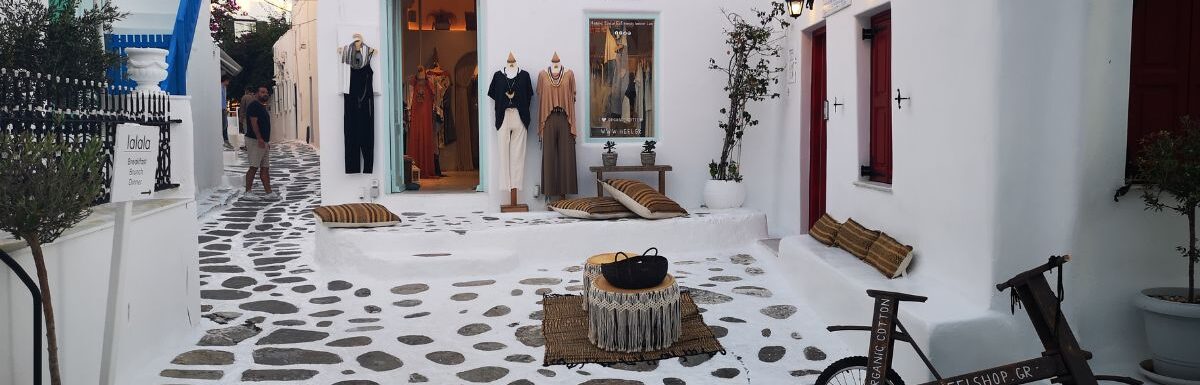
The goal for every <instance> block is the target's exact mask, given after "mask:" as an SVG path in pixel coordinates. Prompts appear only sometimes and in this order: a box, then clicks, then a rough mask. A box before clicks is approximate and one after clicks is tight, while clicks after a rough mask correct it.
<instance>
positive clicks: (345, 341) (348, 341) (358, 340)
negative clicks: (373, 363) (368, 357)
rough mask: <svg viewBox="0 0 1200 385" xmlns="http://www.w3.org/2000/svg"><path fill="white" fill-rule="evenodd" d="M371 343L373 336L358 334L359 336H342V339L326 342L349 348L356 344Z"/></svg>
mask: <svg viewBox="0 0 1200 385" xmlns="http://www.w3.org/2000/svg"><path fill="white" fill-rule="evenodd" d="M370 344H371V337H364V336H358V337H347V338H342V339H340V340H336V341H330V342H329V343H327V344H325V346H333V347H338V348H347V347H355V346H367V345H370Z"/></svg>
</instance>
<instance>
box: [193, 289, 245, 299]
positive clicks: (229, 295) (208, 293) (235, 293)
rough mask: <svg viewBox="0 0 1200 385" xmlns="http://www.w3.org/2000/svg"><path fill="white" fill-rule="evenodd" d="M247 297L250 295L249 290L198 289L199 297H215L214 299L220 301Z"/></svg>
mask: <svg viewBox="0 0 1200 385" xmlns="http://www.w3.org/2000/svg"><path fill="white" fill-rule="evenodd" d="M249 297H250V292H248V291H241V290H228V289H216V290H200V299H215V300H221V301H231V300H239V299H246V298H249Z"/></svg>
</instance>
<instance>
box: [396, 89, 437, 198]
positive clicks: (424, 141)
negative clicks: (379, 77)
mask: <svg viewBox="0 0 1200 385" xmlns="http://www.w3.org/2000/svg"><path fill="white" fill-rule="evenodd" d="M434 96H435V95H434V91H433V85H432V84H431V83H430V82H429V79H427V78H426V76H425V68H424V67H419V68H417V74H416V75H414V76H410V77H409V78H408V95H407V97H406V99H408V111H409V112H408V113H409V126H408V143H405V147H406V150H405V152H404V153H405V154H406V155H408V156H410V157H412V158H413V162H414V163H416V165H417V167H418V168H420V169H421V178H433V177H436V176H434V170H433V154H434V151H435V150H436V147H435V145H434V143H433V107H434Z"/></svg>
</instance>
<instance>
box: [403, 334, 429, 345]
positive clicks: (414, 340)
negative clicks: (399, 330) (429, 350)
mask: <svg viewBox="0 0 1200 385" xmlns="http://www.w3.org/2000/svg"><path fill="white" fill-rule="evenodd" d="M396 340H398V341H400V343H402V344H405V345H414V346H415V345H426V344H430V343H433V339H432V338H429V337H427V336H422V335H407V336H400V337H398V338H396Z"/></svg>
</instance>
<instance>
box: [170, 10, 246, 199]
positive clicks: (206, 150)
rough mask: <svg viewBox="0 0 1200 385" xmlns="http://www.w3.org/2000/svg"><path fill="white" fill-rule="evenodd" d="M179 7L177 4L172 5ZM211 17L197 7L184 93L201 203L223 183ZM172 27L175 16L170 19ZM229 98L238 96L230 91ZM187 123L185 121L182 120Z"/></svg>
mask: <svg viewBox="0 0 1200 385" xmlns="http://www.w3.org/2000/svg"><path fill="white" fill-rule="evenodd" d="M175 6H178V3H176V4H175ZM211 16H212V12H211V9H210V8H209V7H205V6H201V7H200V16H199V20H198V21H197V22H196V32H195V37H194V40H192V54H191V57H190V58H189V59H188V72H187V92H188V95H190V96H191V97H192V111H191V119H192V120H193V121H194V127H195V139H194V140H195V142H194V147H193V148H194V151H195V191H196V194H197V195H196V199H197V200H199V199H202V195H203V194H207V193H208V192H209V191H212V190H213V189H214V188H217V187H220V186H221V185H222V184H223V183H224V178H223V175H222V172H223V169H224V167H225V163H224V158H223V155H222V154H223V152H224V150H223V145H224V144H223V141H222V138H221V119H223V118H224V116H225V115H224V114H223V113H222V110H223V109H224V107H225V104H224V102H223V101H222V100H221V57H220V52H219V51H218V50H217V46H216V44H215V43H213V40H212V36H211V35H210V34H209V30H208V21H209V19H210V18H211ZM170 18H171V21H172V23H174V20H175V15H174V13H172V14H171V16H170ZM229 92H230V95H237V94H238V92H236V90H230V91H229ZM181 118H182V119H188V117H181Z"/></svg>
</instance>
